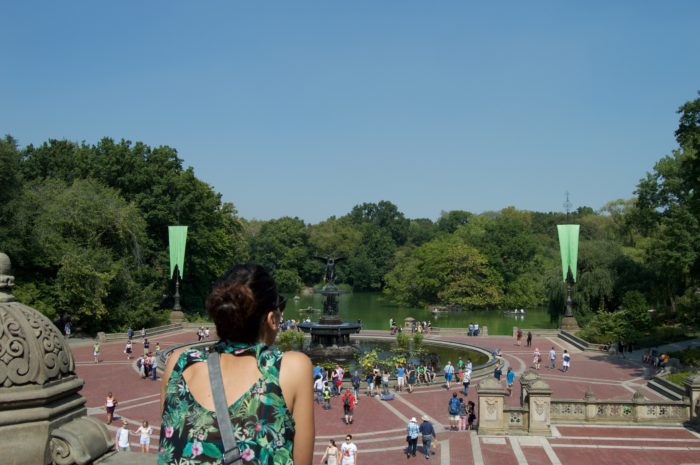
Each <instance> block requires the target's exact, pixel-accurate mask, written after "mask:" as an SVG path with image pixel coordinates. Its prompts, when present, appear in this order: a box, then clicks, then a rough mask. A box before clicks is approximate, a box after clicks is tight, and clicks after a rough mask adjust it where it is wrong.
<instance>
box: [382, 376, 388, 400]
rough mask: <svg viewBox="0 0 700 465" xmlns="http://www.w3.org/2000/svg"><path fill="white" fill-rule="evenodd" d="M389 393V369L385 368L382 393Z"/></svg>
mask: <svg viewBox="0 0 700 465" xmlns="http://www.w3.org/2000/svg"><path fill="white" fill-rule="evenodd" d="M387 394H389V371H387V370H384V373H383V374H382V395H387Z"/></svg>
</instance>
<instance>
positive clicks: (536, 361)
mask: <svg viewBox="0 0 700 465" xmlns="http://www.w3.org/2000/svg"><path fill="white" fill-rule="evenodd" d="M541 363H542V354H541V353H540V349H539V348H537V347H535V352H534V353H533V354H532V364H533V366H534V367H535V370H539V369H540V364H541Z"/></svg>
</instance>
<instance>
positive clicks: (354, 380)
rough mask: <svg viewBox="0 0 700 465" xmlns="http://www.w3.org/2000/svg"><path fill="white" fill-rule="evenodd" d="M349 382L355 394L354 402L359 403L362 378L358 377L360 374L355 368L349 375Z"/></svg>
mask: <svg viewBox="0 0 700 465" xmlns="http://www.w3.org/2000/svg"><path fill="white" fill-rule="evenodd" d="M350 384H352V391H353V392H352V394H353V395H354V396H355V404H359V403H360V384H362V380H361V379H360V374H359V373H358V371H357V370H355V371H354V372H353V374H352V376H351V377H350Z"/></svg>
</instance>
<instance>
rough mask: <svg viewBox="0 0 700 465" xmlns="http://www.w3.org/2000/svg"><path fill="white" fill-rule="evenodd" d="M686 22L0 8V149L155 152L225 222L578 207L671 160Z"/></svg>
mask: <svg viewBox="0 0 700 465" xmlns="http://www.w3.org/2000/svg"><path fill="white" fill-rule="evenodd" d="M574 3H576V5H574ZM485 4H488V6H485ZM699 19H700V2H699V1H695V0H687V1H673V2H655V1H637V0H635V1H607V0H606V1H586V2H566V1H552V2H547V1H537V2H523V1H499V2H467V1H454V2H447V1H445V2H426V1H424V0H421V1H410V0H409V1H407V0H402V1H384V2H379V1H352V2H348V1H342V2H341V1H328V0H323V1H316V2H306V1H284V2H282V1H279V2H274V1H265V2H236V1H221V2H214V1H207V2H193V1H188V2H178V1H146V2H144V1H119V2H98V1H70V2H56V1H47V2H34V1H21V2H4V4H3V7H2V14H1V15H0V52H1V56H2V62H3V66H2V70H1V71H0V134H11V135H12V136H14V137H15V138H17V139H18V140H19V143H20V144H21V145H22V146H24V145H27V144H30V143H33V144H39V143H41V142H44V141H46V140H48V139H49V138H67V139H70V140H74V141H86V142H89V143H94V142H97V141H98V140H99V139H100V138H101V137H103V136H109V137H112V138H115V139H121V138H125V139H129V140H132V141H137V140H140V141H143V142H145V143H147V144H149V145H169V146H172V147H175V148H176V149H177V150H178V152H179V154H180V156H181V157H182V158H183V159H184V160H185V164H186V165H188V166H192V167H194V169H195V173H196V175H197V176H198V177H199V178H200V179H203V180H204V181H206V182H208V183H210V184H211V185H212V186H213V187H214V188H215V189H216V190H217V191H219V192H221V193H222V195H223V199H224V200H225V201H229V202H233V203H234V204H235V205H236V207H237V208H238V211H239V213H240V214H241V216H243V217H245V218H259V219H269V218H277V217H280V216H284V215H290V216H299V217H300V218H303V219H304V220H306V221H308V222H312V223H316V222H318V221H321V220H323V219H325V218H327V217H329V216H331V215H338V216H339V215H343V214H345V213H347V212H348V211H350V209H351V208H352V207H353V206H354V205H356V204H359V203H362V202H377V201H379V200H390V201H392V202H394V203H395V204H397V205H398V207H399V209H400V210H401V211H403V212H404V213H405V214H406V215H407V216H408V217H411V218H419V217H427V218H432V219H436V218H437V217H438V216H439V214H440V212H441V211H443V210H453V209H462V210H469V211H473V212H482V211H486V210H497V209H501V208H503V207H506V206H515V207H517V208H520V209H528V210H538V211H553V210H559V211H560V210H562V203H563V201H564V193H565V192H566V191H569V192H570V193H571V200H572V202H573V204H574V207H577V206H582V205H586V206H590V207H593V208H596V209H597V208H600V207H602V206H603V205H604V204H605V203H606V202H607V201H609V200H614V199H617V198H629V197H631V196H632V195H633V191H634V189H635V186H636V184H637V182H638V181H639V179H640V178H642V177H643V176H644V174H645V173H646V172H647V171H650V170H651V169H652V167H653V165H654V163H655V162H656V161H657V160H658V159H659V158H661V157H662V156H663V155H666V154H668V153H670V151H671V150H672V149H673V148H674V147H675V146H676V144H675V140H674V138H673V131H674V130H675V127H676V125H677V120H678V116H677V115H676V113H675V112H676V110H677V108H678V107H679V106H680V105H681V104H682V103H683V102H685V101H687V100H691V99H693V98H695V97H696V96H697V91H698V90H699V89H700V35H699V34H698V20H699Z"/></svg>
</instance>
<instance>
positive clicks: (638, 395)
mask: <svg viewBox="0 0 700 465" xmlns="http://www.w3.org/2000/svg"><path fill="white" fill-rule="evenodd" d="M645 400H646V397H644V394H642V391H640V390H639V389H637V390H636V391H634V394H632V401H634V402H644V401H645Z"/></svg>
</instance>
